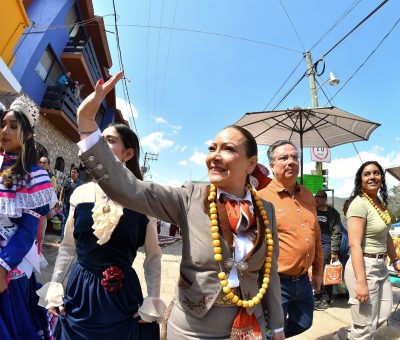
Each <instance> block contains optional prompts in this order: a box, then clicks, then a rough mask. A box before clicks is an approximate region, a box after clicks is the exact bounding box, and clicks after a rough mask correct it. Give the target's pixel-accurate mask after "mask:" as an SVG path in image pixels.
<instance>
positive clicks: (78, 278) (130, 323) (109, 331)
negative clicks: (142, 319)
mask: <svg viewBox="0 0 400 340" xmlns="http://www.w3.org/2000/svg"><path fill="white" fill-rule="evenodd" d="M93 206H94V203H79V204H78V205H77V206H76V207H75V213H74V219H75V227H74V238H75V240H76V253H77V263H76V264H75V266H74V268H73V269H72V272H71V274H70V277H69V280H68V284H67V288H66V293H65V297H64V308H65V312H66V316H60V318H59V324H58V326H59V327H58V329H57V333H58V334H56V339H63V340H67V339H68V340H75V339H96V340H101V339H104V340H105V339H115V340H125V339H143V340H144V339H146V340H147V339H148V340H153V339H159V325H158V324H157V323H145V324H142V323H138V321H139V319H138V318H133V315H134V314H135V313H136V312H137V311H138V309H139V306H140V305H141V304H142V302H143V295H142V289H141V286H140V282H139V279H138V276H137V274H136V272H135V270H134V269H133V268H132V263H133V261H134V259H135V257H136V253H137V249H138V248H139V247H140V246H142V245H143V244H144V240H145V236H146V226H147V223H148V221H149V220H148V218H147V217H146V216H145V215H143V214H140V213H137V212H135V211H132V210H129V209H124V214H123V215H122V217H121V219H120V221H119V223H118V225H117V226H116V228H115V230H114V232H113V233H112V235H111V238H110V240H109V241H108V242H107V243H105V244H103V245H99V244H97V240H98V239H97V238H96V236H94V235H93V229H92V225H93V219H92V209H93ZM110 266H118V267H119V268H120V269H121V270H122V271H123V273H124V279H123V284H122V287H121V288H120V289H119V290H117V291H115V292H109V291H107V290H106V289H105V288H104V287H103V286H102V285H101V279H102V278H103V275H102V273H103V271H104V270H106V269H107V268H109V267H110Z"/></svg>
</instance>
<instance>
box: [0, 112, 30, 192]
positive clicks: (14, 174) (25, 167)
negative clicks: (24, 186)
mask: <svg viewBox="0 0 400 340" xmlns="http://www.w3.org/2000/svg"><path fill="white" fill-rule="evenodd" d="M9 112H13V113H14V116H15V120H16V121H17V126H18V128H19V129H20V136H19V137H20V139H21V143H22V144H21V151H20V152H19V153H18V155H17V160H16V161H15V164H14V165H13V166H11V167H10V168H9V170H8V171H7V172H6V174H5V175H4V185H5V186H6V187H7V188H11V187H12V185H13V183H14V179H16V180H20V179H22V178H24V177H26V176H27V175H28V176H29V175H30V171H31V168H32V166H35V165H36V163H37V152H36V148H35V140H34V138H33V133H34V132H33V128H32V126H31V124H30V123H29V120H28V118H26V116H25V114H24V113H22V112H21V111H18V110H12V109H10V110H6V111H4V112H3V113H2V114H1V115H0V123H2V122H3V119H4V117H5V115H6V114H7V113H9Z"/></svg>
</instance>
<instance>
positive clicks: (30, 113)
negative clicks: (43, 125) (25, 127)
mask: <svg viewBox="0 0 400 340" xmlns="http://www.w3.org/2000/svg"><path fill="white" fill-rule="evenodd" d="M10 110H16V111H20V112H22V113H23V114H24V115H25V117H26V118H27V119H28V121H29V124H30V125H31V127H32V129H33V128H34V127H35V125H36V122H37V120H38V118H39V111H40V110H39V107H38V106H37V105H36V103H35V102H34V101H33V100H32V99H30V98H29V97H28V96H26V95H24V94H23V95H21V96H19V97H17V98H16V99H15V100H14V101H13V102H12V104H11V105H10Z"/></svg>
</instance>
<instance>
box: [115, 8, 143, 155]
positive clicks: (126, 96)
mask: <svg viewBox="0 0 400 340" xmlns="http://www.w3.org/2000/svg"><path fill="white" fill-rule="evenodd" d="M112 3H113V10H114V25H115V37H116V41H117V50H118V57H119V66H120V68H121V70H122V71H124V72H125V68H124V64H123V59H122V51H121V46H120V40H119V32H118V25H117V10H116V8H115V0H113V2H112ZM122 85H123V86H122V88H123V92H124V99H125V102H126V101H128V104H129V111H130V114H131V118H132V121H133V125H134V127H135V131H136V135H137V137H138V139H139V140H140V138H139V131H138V129H137V126H136V121H135V116H134V115H133V112H132V104H131V99H130V97H129V91H128V86H127V83H126V77H123V78H122ZM139 147H140V149H141V151H142V154H143V149H142V147H141V145H140V143H139Z"/></svg>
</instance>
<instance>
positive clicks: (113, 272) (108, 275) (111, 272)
mask: <svg viewBox="0 0 400 340" xmlns="http://www.w3.org/2000/svg"><path fill="white" fill-rule="evenodd" d="M123 280H124V273H123V271H122V270H121V269H120V268H119V267H117V266H110V267H108V268H107V269H106V270H105V271H104V272H103V278H102V279H101V282H100V283H101V285H102V286H103V288H104V289H105V290H106V291H108V292H110V293H113V292H116V291H118V290H120V289H121V288H122V286H123Z"/></svg>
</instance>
